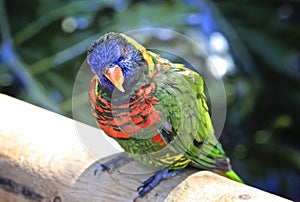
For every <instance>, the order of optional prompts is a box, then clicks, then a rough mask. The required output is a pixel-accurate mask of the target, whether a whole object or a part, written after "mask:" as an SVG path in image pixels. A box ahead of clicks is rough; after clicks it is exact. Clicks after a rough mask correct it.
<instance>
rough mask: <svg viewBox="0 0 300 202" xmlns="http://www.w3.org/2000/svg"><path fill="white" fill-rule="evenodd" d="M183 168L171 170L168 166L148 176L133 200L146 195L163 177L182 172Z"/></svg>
mask: <svg viewBox="0 0 300 202" xmlns="http://www.w3.org/2000/svg"><path fill="white" fill-rule="evenodd" d="M180 172H181V170H171V171H170V170H169V169H168V168H164V169H162V170H160V171H159V172H157V173H156V174H155V175H153V176H151V177H150V178H148V179H147V180H146V181H145V182H143V183H142V184H141V185H140V186H138V188H137V191H138V192H139V193H138V194H137V195H135V197H134V199H133V201H134V202H135V201H136V200H137V199H138V198H141V197H143V196H145V195H146V194H147V193H148V192H149V191H151V190H152V189H153V188H154V187H156V185H158V184H159V182H160V181H161V180H163V179H168V178H170V177H173V176H175V175H177V174H178V173H180Z"/></svg>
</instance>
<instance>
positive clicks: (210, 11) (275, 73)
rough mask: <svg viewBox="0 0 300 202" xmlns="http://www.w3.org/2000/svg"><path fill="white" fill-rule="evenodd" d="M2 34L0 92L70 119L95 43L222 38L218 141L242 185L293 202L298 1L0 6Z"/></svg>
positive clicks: (298, 105) (296, 196) (41, 0)
mask: <svg viewBox="0 0 300 202" xmlns="http://www.w3.org/2000/svg"><path fill="white" fill-rule="evenodd" d="M0 27H1V42H0V45H1V52H0V92H1V93H5V94H8V95H11V96H14V97H17V98H19V99H22V100H25V101H27V102H30V103H33V104H35V105H39V106H42V107H44V108H47V109H49V110H52V111H55V112H58V113H60V114H63V115H66V116H69V117H72V105H71V101H72V89H73V84H74V80H75V77H76V74H77V72H78V70H79V68H80V66H81V64H82V62H83V61H84V60H85V56H86V53H85V52H86V50H87V48H88V47H89V45H90V44H91V43H92V41H93V40H94V39H96V38H97V37H99V36H100V35H102V34H104V33H106V32H108V31H118V32H124V31H128V30H132V29H137V28H145V27H160V28H168V29H172V30H174V31H177V32H180V33H182V34H185V35H187V36H189V37H191V38H197V37H198V38H200V39H201V40H202V41H204V42H205V41H208V40H209V39H210V36H211V34H213V33H215V32H221V33H222V34H223V35H224V36H225V38H226V40H227V42H228V44H229V49H228V51H227V53H226V54H229V55H230V58H231V59H232V60H233V61H234V65H233V66H234V68H233V69H232V70H231V71H228V72H226V74H225V75H224V76H223V81H224V83H225V88H226V94H227V101H228V113H227V118H226V124H225V129H224V131H223V135H222V136H221V141H222V142H223V144H224V147H225V149H226V150H227V152H228V155H229V156H230V157H231V159H232V163H233V166H234V168H235V169H236V170H237V172H238V173H239V174H240V175H241V177H242V178H243V179H244V180H245V181H246V183H247V184H250V185H252V186H255V187H258V188H260V189H263V190H266V191H269V192H272V193H275V194H278V195H281V196H284V197H287V198H290V199H293V200H295V201H300V192H299V187H300V141H299V140H300V137H299V132H300V124H299V123H300V50H299V49H300V48H299V47H300V40H299V39H300V1H298V0H281V1H280V0H274V1H257V0H223V1H216V0H215V1H204V0H199V1H197V0H185V1H177V0H168V1H159V0H147V1H136V0H124V1H121V0H117V1H108V0H103V1H101V0H90V1H78V0H76V1H73V0H72V1H71V0H65V1H59V0H51V1H50V0H31V1H21V0H13V1H8V0H7V1H5V0H0ZM0 114H1V112H0Z"/></svg>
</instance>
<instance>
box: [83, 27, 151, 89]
mask: <svg viewBox="0 0 300 202" xmlns="http://www.w3.org/2000/svg"><path fill="white" fill-rule="evenodd" d="M87 62H88V64H89V66H90V67H91V69H92V71H93V72H94V73H95V74H96V75H97V77H98V79H99V81H100V84H101V88H102V90H105V91H107V92H110V93H111V92H112V91H114V90H115V89H118V90H119V91H120V92H126V91H127V90H129V89H131V88H132V87H133V86H134V85H135V84H136V83H137V82H138V81H139V80H141V79H142V78H143V77H144V76H145V75H146V74H147V72H148V68H147V63H146V61H145V60H144V59H143V56H142V53H141V51H139V50H138V49H137V48H136V47H135V45H134V44H132V43H130V42H129V41H128V40H127V39H126V38H125V37H124V35H122V34H118V33H113V32H111V33H107V34H105V35H104V36H102V37H100V38H99V39H98V40H96V41H95V42H94V43H93V45H92V46H91V47H90V49H89V50H88V56H87Z"/></svg>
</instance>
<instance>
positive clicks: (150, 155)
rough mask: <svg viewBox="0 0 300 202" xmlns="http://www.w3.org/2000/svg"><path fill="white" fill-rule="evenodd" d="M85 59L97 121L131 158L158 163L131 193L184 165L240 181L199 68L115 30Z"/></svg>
mask: <svg viewBox="0 0 300 202" xmlns="http://www.w3.org/2000/svg"><path fill="white" fill-rule="evenodd" d="M87 62H88V64H89V66H90V68H91V70H92V71H93V73H94V74H95V76H94V77H93V79H92V81H91V87H90V92H89V93H90V95H89V96H90V99H89V102H90V105H91V108H92V111H93V115H94V117H95V118H96V120H97V123H98V125H99V127H100V128H101V129H102V130H103V131H104V132H105V133H106V134H107V135H108V136H110V137H112V138H114V139H115V140H116V141H117V142H118V143H119V144H120V146H121V147H122V148H123V149H124V151H125V152H126V153H127V155H128V156H129V157H130V158H133V159H136V160H138V161H139V162H141V163H143V164H145V165H147V166H151V167H156V168H160V169H161V170H160V171H158V172H157V173H156V174H155V175H154V176H152V177H150V178H149V179H148V180H146V181H145V182H144V183H142V184H141V186H139V187H138V191H139V193H138V194H137V195H136V196H135V198H134V199H137V198H139V197H143V196H144V195H145V194H146V193H148V192H149V191H150V190H151V189H152V188H154V187H155V186H156V185H157V184H158V183H159V182H160V181H161V180H162V179H167V178H170V177H172V176H174V175H176V174H177V173H179V172H180V171H181V170H182V169H184V168H185V167H186V166H188V165H192V166H194V167H197V168H201V169H207V170H211V171H216V172H221V173H223V175H225V176H227V177H229V178H231V179H233V180H235V181H238V182H242V180H241V179H240V178H239V177H238V175H237V174H236V173H235V172H234V171H233V170H232V169H231V165H230V163H229V159H228V158H227V157H226V155H225V152H224V150H223V149H222V146H221V144H220V143H219V142H218V140H217V138H216V137H215V135H214V130H213V126H212V123H211V119H210V116H209V111H208V106H207V103H206V96H205V94H204V83H203V80H202V78H201V77H200V76H199V74H198V73H196V72H194V71H192V70H190V69H187V68H185V67H184V65H182V64H174V63H172V62H170V61H169V60H167V59H164V58H162V57H160V56H159V55H157V54H155V53H153V52H151V51H148V50H146V49H145V48H144V47H143V46H142V45H140V44H139V43H137V42H136V41H135V40H133V39H132V38H130V37H128V36H126V35H125V34H119V33H113V32H111V33H107V34H105V35H104V36H102V37H100V38H99V39H98V40H96V41H95V42H94V43H93V45H92V46H91V47H90V49H89V50H88V55H87ZM102 168H103V167H102Z"/></svg>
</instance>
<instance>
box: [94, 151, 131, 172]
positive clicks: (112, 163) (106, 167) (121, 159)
mask: <svg viewBox="0 0 300 202" xmlns="http://www.w3.org/2000/svg"><path fill="white" fill-rule="evenodd" d="M130 161H132V159H131V158H129V157H128V156H127V154H126V153H124V152H123V153H121V154H119V155H117V156H116V157H114V158H112V159H110V160H109V161H107V162H106V163H104V164H100V165H99V166H97V167H96V168H95V171H94V175H96V174H97V172H98V171H99V170H101V171H106V172H110V171H111V170H113V169H116V168H119V167H121V166H123V165H125V164H127V163H129V162H130Z"/></svg>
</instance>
